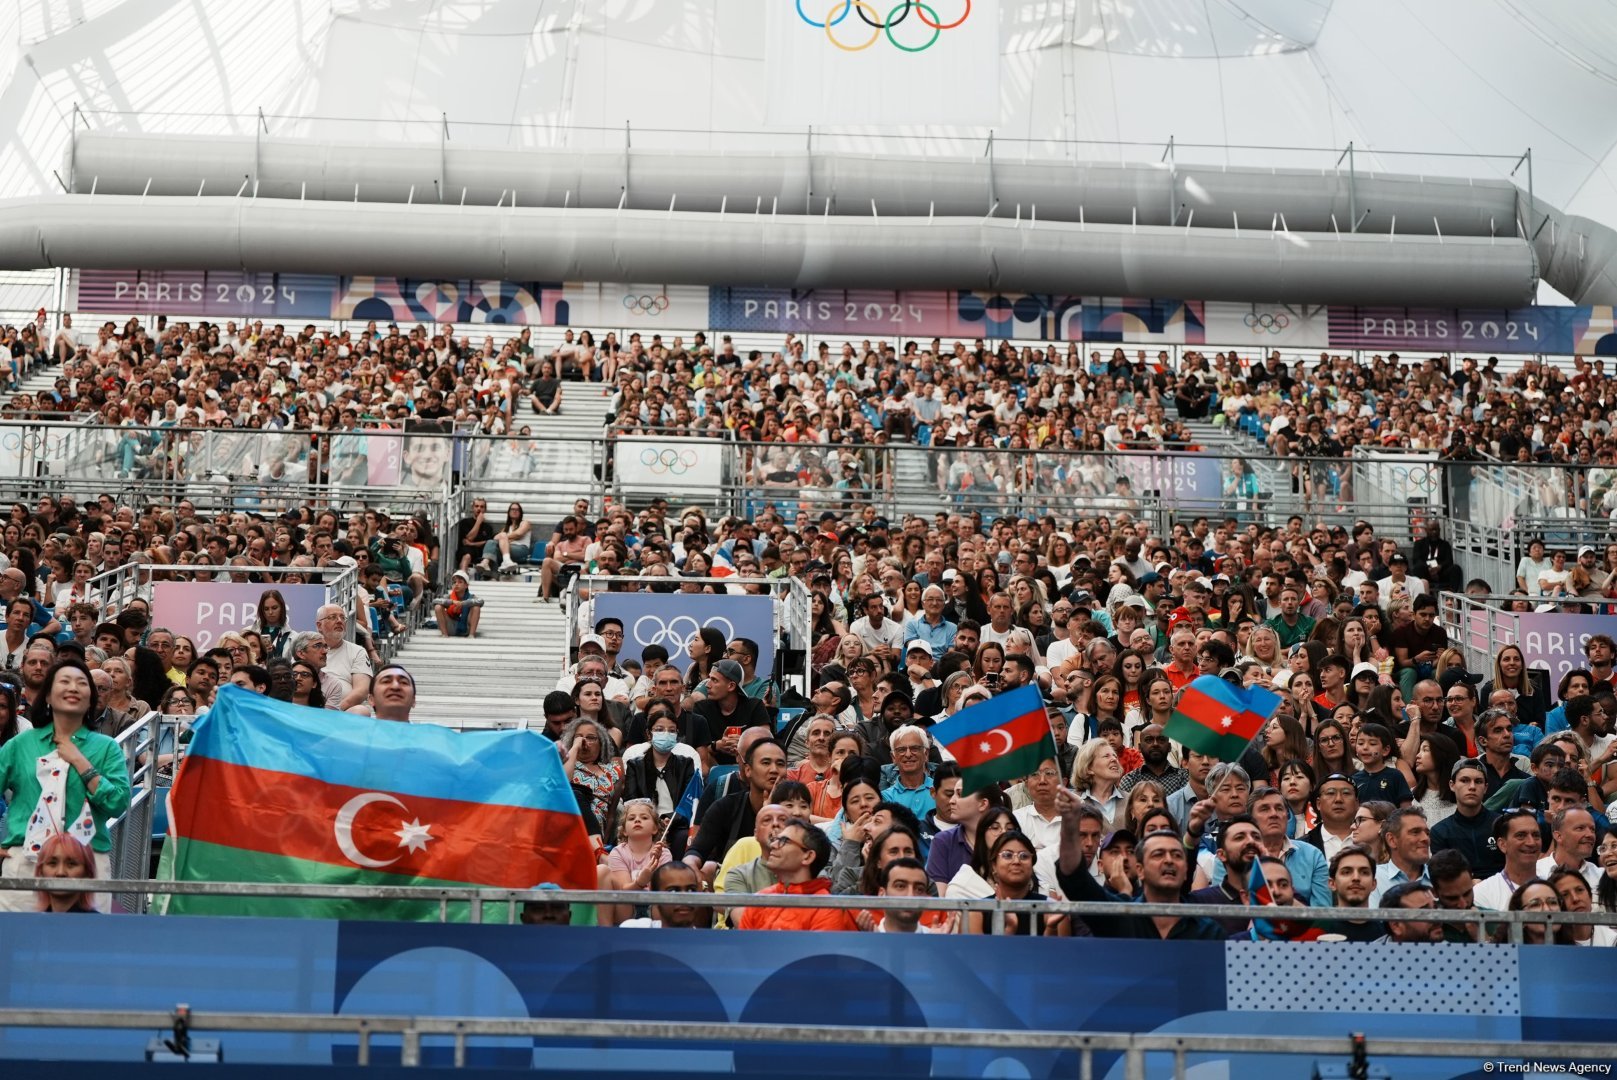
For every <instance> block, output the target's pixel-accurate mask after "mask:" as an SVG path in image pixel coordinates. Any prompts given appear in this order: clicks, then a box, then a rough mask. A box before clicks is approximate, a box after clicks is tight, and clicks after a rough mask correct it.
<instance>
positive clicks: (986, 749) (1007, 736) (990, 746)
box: [977, 727, 1016, 755]
mask: <svg viewBox="0 0 1617 1080" xmlns="http://www.w3.org/2000/svg"><path fill="white" fill-rule="evenodd" d="M996 738H1003V739H1004V740H1005V745H1004V746H1002V747H1000V748H999V749H998V750H996V749H994V740H995V739H996ZM1015 745H1016V740H1015V739H1013V738H1011V733H1010V732H1008V731H1006V730H1005V729H1004V728H1002V727H997V728H994V729H993V730H991V731H985V732H983V734H982V739H981V741H979V742H978V743H977V749H978V751H980V752H981V753H983V754H994V755H998V754H1003V753H1005V752H1007V751H1008V750H1010V748H1011V747H1012V746H1015Z"/></svg>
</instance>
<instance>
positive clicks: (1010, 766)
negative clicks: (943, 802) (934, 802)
mask: <svg viewBox="0 0 1617 1080" xmlns="http://www.w3.org/2000/svg"><path fill="white" fill-rule="evenodd" d="M932 736H933V738H935V739H937V740H938V742H940V743H942V744H943V746H944V747H945V748H947V749H948V751H949V753H950V754H951V755H952V756H953V757H954V759H955V761H956V762H958V763H959V764H960V783H961V787H962V789H963V790H965V791H981V790H982V789H983V788H985V787H988V786H989V785H991V784H997V783H999V782H1001V781H1004V780H1020V779H1021V778H1022V777H1024V776H1031V775H1032V774H1033V773H1035V772H1037V771H1038V768H1039V763H1040V762H1041V761H1044V760H1045V759H1046V758H1053V757H1055V756H1056V741H1055V738H1054V736H1052V735H1051V734H1050V720H1049V717H1048V716H1046V715H1045V711H1044V698H1043V696H1041V695H1040V693H1039V691H1038V688H1037V687H1033V686H1021V687H1017V688H1016V689H1015V690H1012V691H1010V692H1009V693H1006V694H1000V695H999V696H997V697H991V698H989V699H988V700H987V701H984V702H980V703H978V704H976V705H972V706H971V707H969V708H965V709H961V710H960V711H959V712H957V713H955V714H954V715H953V716H951V717H950V718H949V719H947V720H945V721H944V722H943V723H941V724H938V725H937V726H935V727H934V728H933V729H932Z"/></svg>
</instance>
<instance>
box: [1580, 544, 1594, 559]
mask: <svg viewBox="0 0 1617 1080" xmlns="http://www.w3.org/2000/svg"><path fill="white" fill-rule="evenodd" d="M1594 553H1595V549H1594V548H1593V547H1591V546H1589V545H1588V544H1585V545H1583V546H1582V547H1581V548H1579V549H1578V558H1580V559H1581V558H1583V557H1584V556H1585V555H1593V554H1594Z"/></svg>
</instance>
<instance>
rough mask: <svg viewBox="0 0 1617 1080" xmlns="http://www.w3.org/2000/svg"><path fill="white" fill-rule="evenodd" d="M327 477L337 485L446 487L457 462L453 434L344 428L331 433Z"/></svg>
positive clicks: (413, 488) (411, 487)
mask: <svg viewBox="0 0 1617 1080" xmlns="http://www.w3.org/2000/svg"><path fill="white" fill-rule="evenodd" d="M330 439H331V451H330V456H329V458H328V459H327V462H326V464H327V474H326V475H327V478H328V480H329V482H330V483H331V484H332V485H333V486H334V487H349V488H360V487H403V488H410V489H412V490H433V489H438V488H442V487H446V486H447V485H448V483H449V477H450V470H451V467H452V465H453V458H452V454H453V447H452V445H451V443H452V440H451V438H450V437H449V436H447V435H443V434H440V433H439V432H437V431H436V430H432V431H421V432H401V431H375V430H372V431H341V432H335V433H333V434H332V435H331V436H330Z"/></svg>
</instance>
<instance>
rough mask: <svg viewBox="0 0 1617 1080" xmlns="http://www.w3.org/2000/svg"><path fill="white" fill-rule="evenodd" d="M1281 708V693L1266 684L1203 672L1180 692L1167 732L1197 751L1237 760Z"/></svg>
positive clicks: (1172, 737) (1225, 759) (1177, 740)
mask: <svg viewBox="0 0 1617 1080" xmlns="http://www.w3.org/2000/svg"><path fill="white" fill-rule="evenodd" d="M1279 708H1280V696H1279V695H1278V694H1276V693H1274V692H1273V691H1271V690H1267V689H1265V688H1264V687H1261V686H1253V687H1247V688H1242V687H1239V686H1236V685H1235V684H1233V683H1231V682H1229V681H1227V680H1225V679H1221V678H1219V677H1218V676H1217V675H1200V676H1198V677H1197V678H1195V679H1194V680H1192V681H1191V683H1190V685H1188V686H1186V687H1185V688H1184V689H1183V690H1181V691H1180V692H1179V700H1178V701H1177V702H1176V703H1175V704H1174V707H1173V716H1172V717H1171V718H1170V719H1169V720H1168V726H1167V729H1166V730H1165V732H1164V734H1166V735H1167V736H1168V738H1170V739H1172V740H1174V741H1175V742H1177V743H1181V744H1183V745H1185V746H1188V747H1189V748H1190V749H1192V750H1195V751H1196V752H1198V753H1202V754H1210V755H1212V756H1213V757H1216V758H1218V760H1220V761H1235V760H1237V759H1239V758H1240V756H1241V755H1242V754H1243V753H1245V752H1246V748H1247V744H1249V743H1250V742H1251V741H1252V738H1253V736H1255V735H1257V733H1258V731H1259V730H1260V729H1261V728H1262V727H1263V725H1264V724H1266V723H1268V722H1269V718H1270V717H1271V716H1273V715H1274V714H1275V712H1276V710H1278V709H1279Z"/></svg>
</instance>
